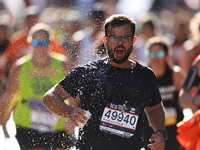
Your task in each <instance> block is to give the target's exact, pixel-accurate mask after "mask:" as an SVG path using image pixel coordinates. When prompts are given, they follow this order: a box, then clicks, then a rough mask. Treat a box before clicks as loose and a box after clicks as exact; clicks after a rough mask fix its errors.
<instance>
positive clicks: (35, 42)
mask: <svg viewBox="0 0 200 150" xmlns="http://www.w3.org/2000/svg"><path fill="white" fill-rule="evenodd" d="M31 43H32V45H33V46H39V45H42V46H45V45H49V39H43V40H36V39H34V40H32V42H31Z"/></svg>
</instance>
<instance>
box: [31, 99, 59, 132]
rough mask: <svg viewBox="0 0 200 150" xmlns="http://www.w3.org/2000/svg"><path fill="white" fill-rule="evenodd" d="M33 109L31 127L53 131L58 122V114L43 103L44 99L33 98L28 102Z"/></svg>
mask: <svg viewBox="0 0 200 150" xmlns="http://www.w3.org/2000/svg"><path fill="white" fill-rule="evenodd" d="M28 105H29V107H30V108H31V109H32V113H31V118H30V119H31V120H30V121H31V127H32V129H35V130H38V131H40V132H52V131H54V127H55V126H56V124H57V116H56V115H54V114H53V113H51V112H50V111H49V110H48V109H47V108H46V107H45V106H44V105H43V104H42V101H40V100H36V99H31V100H30V101H29V102H28Z"/></svg>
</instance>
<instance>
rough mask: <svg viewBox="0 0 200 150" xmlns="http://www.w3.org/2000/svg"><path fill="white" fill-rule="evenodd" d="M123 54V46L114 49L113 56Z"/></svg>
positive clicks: (121, 55)
mask: <svg viewBox="0 0 200 150" xmlns="http://www.w3.org/2000/svg"><path fill="white" fill-rule="evenodd" d="M123 55H124V49H123V48H117V49H116V50H115V56H116V57H123Z"/></svg>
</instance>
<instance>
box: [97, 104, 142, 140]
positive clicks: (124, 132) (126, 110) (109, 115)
mask: <svg viewBox="0 0 200 150" xmlns="http://www.w3.org/2000/svg"><path fill="white" fill-rule="evenodd" d="M138 118H139V109H137V108H132V107H129V106H124V105H119V104H115V103H109V104H107V105H106V107H105V108H104V112H103V115H102V117H101V123H100V126H99V129H100V130H101V131H103V132H106V133H108V134H114V135H117V136H121V137H124V138H130V137H132V136H133V135H134V133H135V130H136V127H137V122H138Z"/></svg>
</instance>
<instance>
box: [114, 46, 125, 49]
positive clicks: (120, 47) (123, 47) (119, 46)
mask: <svg viewBox="0 0 200 150" xmlns="http://www.w3.org/2000/svg"><path fill="white" fill-rule="evenodd" d="M117 48H123V49H125V47H124V46H122V45H119V46H116V47H115V49H117Z"/></svg>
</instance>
